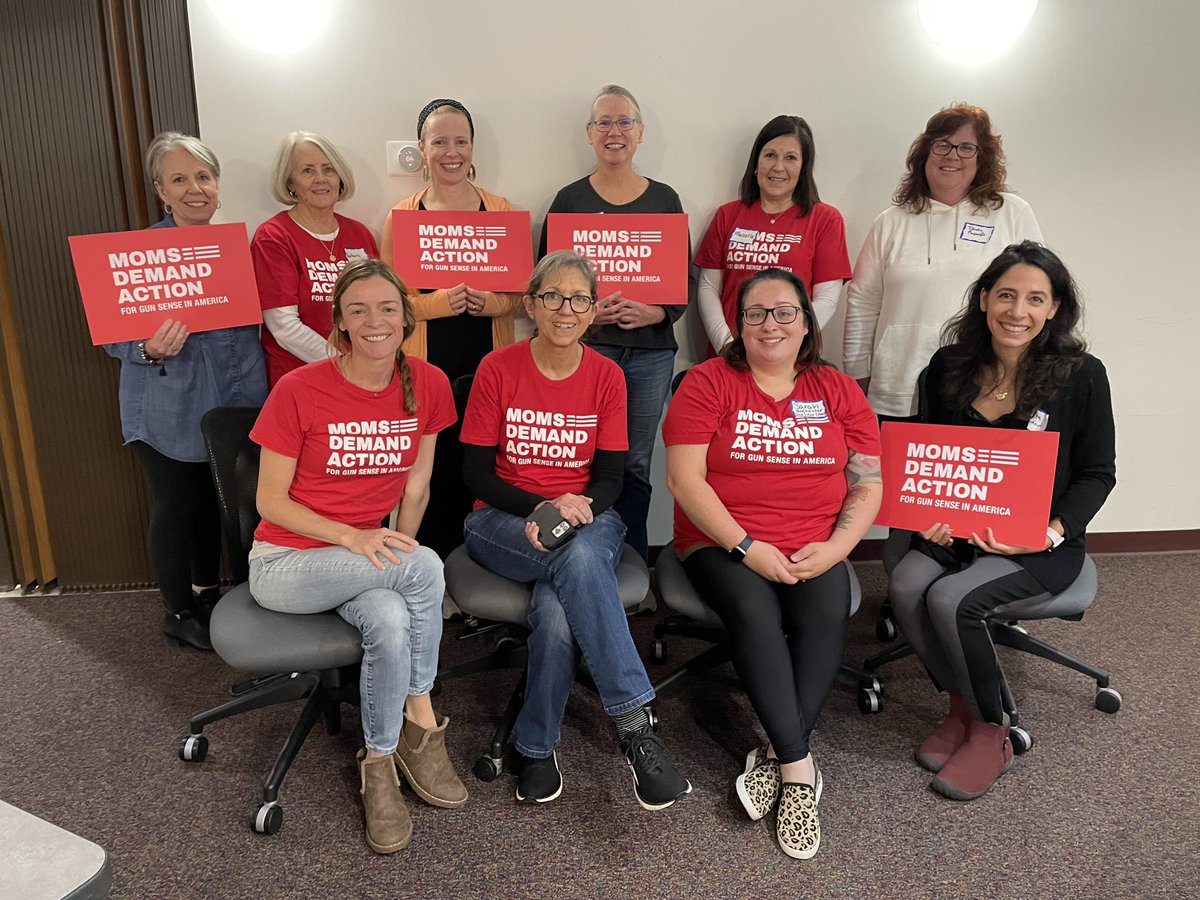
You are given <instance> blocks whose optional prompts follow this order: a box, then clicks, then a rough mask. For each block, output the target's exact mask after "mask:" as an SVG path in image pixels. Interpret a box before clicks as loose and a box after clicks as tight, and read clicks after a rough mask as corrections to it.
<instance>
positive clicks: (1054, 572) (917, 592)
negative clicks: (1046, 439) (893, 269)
mask: <svg viewBox="0 0 1200 900" xmlns="http://www.w3.org/2000/svg"><path fill="white" fill-rule="evenodd" d="M1080 312H1081V308H1080V303H1079V297H1078V291H1077V288H1076V286H1075V283H1074V281H1073V280H1072V278H1071V275H1070V273H1069V272H1068V271H1067V268H1066V266H1064V265H1063V263H1062V261H1061V260H1060V259H1059V258H1058V257H1057V256H1055V255H1054V253H1052V252H1051V251H1050V250H1048V249H1046V248H1045V247H1043V246H1042V245H1041V244H1038V243H1035V242H1033V241H1023V242H1021V243H1019V244H1012V245H1010V246H1008V247H1006V248H1005V249H1004V251H1003V252H1002V253H1000V255H999V256H997V257H996V258H995V259H994V260H993V261H992V263H991V264H990V265H989V266H988V267H987V269H986V270H985V271H984V272H983V274H982V275H981V276H980V277H979V280H978V281H976V282H975V284H974V285H972V286H971V289H970V291H969V293H968V295H967V303H966V305H965V306H964V307H963V309H962V311H961V312H959V313H958V315H957V316H955V317H954V318H953V319H951V320H950V322H948V323H947V325H946V328H945V333H944V344H945V345H944V346H943V347H942V348H941V349H940V350H938V351H937V353H935V354H934V356H933V359H932V360H930V363H929V368H928V370H927V373H926V376H925V389H924V391H923V392H922V403H921V410H920V418H921V421H924V422H932V423H936V424H941V425H969V426H974V427H978V428H1021V429H1030V430H1037V431H1043V430H1044V431H1055V432H1058V458H1057V461H1056V464H1055V470H1054V487H1053V493H1052V496H1051V500H1050V519H1049V521H1048V522H1047V525H1046V538H1045V541H1044V542H1042V543H1040V544H1039V545H1038V546H1035V547H1017V546H1012V545H1008V544H1003V543H1000V542H999V541H997V540H996V539H995V536H994V535H993V533H992V529H990V528H985V529H983V531H982V533H971V534H966V535H963V534H958V535H955V534H952V533H951V530H950V528H949V527H948V526H947V525H945V524H942V523H935V524H933V525H931V526H930V527H929V528H927V529H926V530H925V531H923V532H921V533H920V535H917V536H914V538H913V543H912V548H911V549H910V550H909V551H908V553H907V554H906V555H905V557H904V558H903V559H902V560H901V561H900V563H899V564H898V565H897V566H896V568H895V569H894V570H893V571H892V574H891V585H890V589H889V595H890V597H891V602H892V609H893V610H894V612H895V615H896V621H897V623H898V624H899V626H900V630H901V631H902V632H903V633H904V636H905V637H906V638H907V639H908V641H909V642H910V643H911V644H912V646H913V649H914V650H915V651H916V653H917V655H918V656H919V657H920V659H921V661H922V662H923V663H924V664H925V667H926V668H927V669H928V670H929V672H930V674H931V675H932V676H933V679H934V680H935V682H936V683H937V684H938V685H939V686H940V688H941V689H943V690H945V691H947V692H948V693H949V695H950V709H949V712H948V714H947V716H946V718H945V719H944V720H943V721H942V722H941V724H939V725H938V727H937V729H936V730H935V731H934V732H933V734H931V735H930V736H929V737H928V738H927V739H926V740H925V742H924V743H923V744H921V746H920V748H919V749H918V750H917V762H918V763H920V764H921V765H922V766H923V767H924V768H926V769H928V770H930V771H931V772H935V773H937V776H936V777H935V778H934V780H933V787H934V789H935V790H937V791H939V792H940V793H942V794H945V795H946V796H948V797H952V798H954V799H957V800H971V799H974V798H975V797H978V796H980V795H981V794H983V793H984V792H986V791H987V790H988V789H989V788H990V787H991V786H992V784H993V783H994V782H995V781H996V779H997V778H999V777H1000V775H1001V774H1002V773H1003V772H1004V771H1005V770H1006V769H1007V768H1008V766H1009V765H1010V763H1011V762H1012V758H1013V751H1012V744H1011V742H1010V741H1009V735H1008V722H1007V720H1006V718H1005V714H1004V709H1003V705H1002V702H1001V689H1000V669H999V664H998V663H997V661H996V651H995V648H994V647H993V646H992V639H991V634H990V633H989V631H988V624H987V619H988V615H989V614H990V613H991V612H992V610H994V609H995V608H996V607H998V606H1000V605H1001V604H1004V603H1009V602H1011V601H1013V600H1020V599H1024V598H1030V597H1043V596H1044V597H1047V598H1049V597H1050V596H1052V595H1053V594H1056V593H1059V592H1061V591H1063V590H1065V589H1066V588H1067V587H1068V586H1070V584H1071V582H1073V581H1074V580H1075V578H1076V577H1077V576H1078V575H1079V572H1080V570H1081V569H1082V567H1083V560H1084V541H1085V531H1086V529H1087V525H1088V522H1090V521H1091V519H1092V517H1093V516H1095V514H1096V513H1097V512H1098V511H1099V509H1100V507H1101V506H1102V505H1103V503H1104V500H1105V498H1106V497H1107V496H1108V494H1109V492H1110V491H1111V490H1112V488H1113V485H1114V484H1115V483H1116V449H1115V429H1114V425H1113V414H1112V401H1111V398H1110V394H1109V386H1108V376H1107V374H1106V373H1105V370H1104V366H1103V365H1102V364H1101V362H1100V360H1098V359H1096V358H1095V357H1094V356H1091V355H1089V354H1088V353H1087V352H1086V347H1085V344H1084V342H1083V340H1082V338H1081V337H1080V335H1079V333H1078V326H1079V318H1080Z"/></svg>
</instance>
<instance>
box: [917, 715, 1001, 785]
mask: <svg viewBox="0 0 1200 900" xmlns="http://www.w3.org/2000/svg"><path fill="white" fill-rule="evenodd" d="M1012 760H1013V749H1012V742H1011V741H1010V740H1009V739H1008V726H1007V725H993V724H992V723H991V722H980V721H979V720H977V719H972V720H971V723H970V724H969V725H968V726H967V739H966V741H964V742H963V745H962V746H961V747H959V748H958V749H957V750H955V751H954V755H953V756H951V757H950V759H949V760H948V761H947V763H946V765H944V766H942V771H940V772H939V773H938V775H937V777H936V778H934V779H933V783H932V787H933V789H934V790H935V791H937V792H938V793H939V794H945V795H946V796H947V797H949V798H951V799H952V800H974V799H975V798H976V797H981V796H983V795H984V794H986V793H987V792H988V789H989V788H990V787H991V786H992V785H993V784H995V783H996V779H997V778H999V777H1000V776H1001V775H1003V774H1004V773H1005V772H1006V771H1008V767H1009V766H1011V765H1012Z"/></svg>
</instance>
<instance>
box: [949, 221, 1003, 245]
mask: <svg viewBox="0 0 1200 900" xmlns="http://www.w3.org/2000/svg"><path fill="white" fill-rule="evenodd" d="M995 230H996V226H995V225H980V224H979V223H978V222H963V227H962V231H961V232H960V233H959V235H958V237H959V240H963V241H970V242H971V243H972V244H986V243H987V242H988V241H990V240H991V239H992V233H993V232H994V231H995Z"/></svg>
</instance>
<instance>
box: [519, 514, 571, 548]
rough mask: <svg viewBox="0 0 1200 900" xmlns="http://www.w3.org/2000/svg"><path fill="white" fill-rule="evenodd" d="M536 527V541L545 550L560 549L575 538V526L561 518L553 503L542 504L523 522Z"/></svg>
mask: <svg viewBox="0 0 1200 900" xmlns="http://www.w3.org/2000/svg"><path fill="white" fill-rule="evenodd" d="M525 521H526V522H533V523H534V524H535V525H537V527H538V540H540V541H541V542H542V546H543V547H545V548H546V549H547V550H554V549H557V548H558V547H561V546H562V545H563V544H565V543H566V542H567V541H569V540H571V538H573V537H575V526H574V525H572V524H571V523H570V522H568V521H567V520H566V519H564V518H563V517H562V514H561V513H560V512H559V511H558V508H557V507H556V506H555V505H554V504H553V503H543V504H542V505H541V506H539V507H538V508H537V509H535V510H534V511H533V512H532V513H530V514H529V517H528V518H527V519H526V520H525Z"/></svg>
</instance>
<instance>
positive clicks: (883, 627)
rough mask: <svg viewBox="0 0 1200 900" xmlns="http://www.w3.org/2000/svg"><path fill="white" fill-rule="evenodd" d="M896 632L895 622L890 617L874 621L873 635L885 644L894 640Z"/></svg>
mask: <svg viewBox="0 0 1200 900" xmlns="http://www.w3.org/2000/svg"><path fill="white" fill-rule="evenodd" d="M898 633H899V632H898V631H897V630H896V623H895V621H893V620H892V619H887V618H882V619H880V620H879V621H877V622H876V623H875V637H876V639H878V640H879V641H881V642H883V643H885V644H886V643H888V642H889V641H894V640H895V639H896V635H897V634H898Z"/></svg>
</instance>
